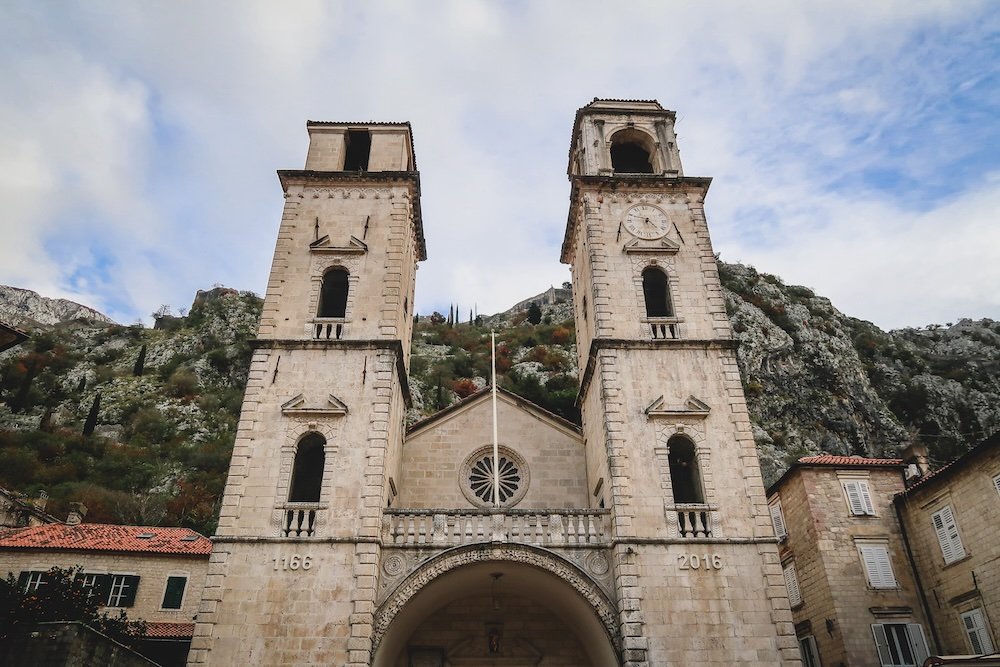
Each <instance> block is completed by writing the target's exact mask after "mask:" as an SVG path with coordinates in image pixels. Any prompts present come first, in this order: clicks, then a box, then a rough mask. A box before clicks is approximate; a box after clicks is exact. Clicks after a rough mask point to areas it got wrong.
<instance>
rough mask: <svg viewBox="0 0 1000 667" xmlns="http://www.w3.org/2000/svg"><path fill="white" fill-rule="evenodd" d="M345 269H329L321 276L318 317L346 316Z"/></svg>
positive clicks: (346, 275)
mask: <svg viewBox="0 0 1000 667" xmlns="http://www.w3.org/2000/svg"><path fill="white" fill-rule="evenodd" d="M349 275H350V274H348V273H347V269H339V268H338V269H330V270H329V271H327V272H326V273H325V274H323V286H322V287H321V288H320V293H319V312H318V313H317V316H319V317H346V316H347V290H348V276H349Z"/></svg>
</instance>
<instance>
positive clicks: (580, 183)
mask: <svg viewBox="0 0 1000 667" xmlns="http://www.w3.org/2000/svg"><path fill="white" fill-rule="evenodd" d="M569 180H570V184H571V186H570V194H569V213H568V214H567V215H566V232H565V234H564V236H563V244H562V252H561V254H560V257H559V261H561V262H562V263H563V264H570V263H571V262H572V251H573V241H574V240H575V238H576V228H577V224H576V223H577V212H578V211H579V208H580V203H581V201H580V199H581V197H582V195H583V193H584V192H597V193H599V194H603V193H610V194H619V195H620V194H632V193H635V194H640V195H648V194H651V193H663V194H667V195H669V194H676V193H678V192H684V193H690V194H695V195H697V199H698V201H699V203H703V202H704V201H705V197H706V195H707V194H708V188H709V186H711V184H712V178H711V177H701V176H681V177H676V178H674V177H668V176H658V175H655V174H635V175H630V176H622V175H618V176H570V178H569Z"/></svg>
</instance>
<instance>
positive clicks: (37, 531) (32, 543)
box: [0, 523, 212, 556]
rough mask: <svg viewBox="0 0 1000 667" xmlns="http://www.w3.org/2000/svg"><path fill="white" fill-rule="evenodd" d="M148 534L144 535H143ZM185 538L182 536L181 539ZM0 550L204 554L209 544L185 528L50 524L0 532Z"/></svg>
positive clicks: (209, 542) (209, 550)
mask: <svg viewBox="0 0 1000 667" xmlns="http://www.w3.org/2000/svg"><path fill="white" fill-rule="evenodd" d="M147 535H148V536H149V537H145V536H147ZM185 538H186V539H185ZM0 549H59V550H62V551H111V552H132V553H151V554H179V555H185V556H208V555H209V554H210V553H211V551H212V543H211V541H209V539H208V538H207V537H205V536H204V535H200V534H199V533H196V532H194V531H193V530H190V529H188V528H161V527H159V526H113V525H110V524H104V523H81V524H79V525H76V526H67V525H66V524H61V523H54V524H49V525H45V526H31V527H29V528H19V529H16V530H12V531H10V532H7V533H3V534H0Z"/></svg>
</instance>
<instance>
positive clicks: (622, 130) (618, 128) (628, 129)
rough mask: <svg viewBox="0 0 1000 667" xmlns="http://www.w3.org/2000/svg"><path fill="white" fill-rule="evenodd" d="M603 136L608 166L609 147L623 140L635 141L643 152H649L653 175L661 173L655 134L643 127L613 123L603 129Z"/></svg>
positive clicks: (657, 142) (658, 144) (609, 161)
mask: <svg viewBox="0 0 1000 667" xmlns="http://www.w3.org/2000/svg"><path fill="white" fill-rule="evenodd" d="M604 136H605V140H604V149H605V150H606V151H608V152H607V155H608V158H609V159H608V164H612V162H611V159H610V158H611V146H612V145H613V144H615V143H617V142H619V141H621V140H622V139H623V138H627V139H631V140H633V141H637V143H639V144H640V145H641V146H642V148H643V150H646V151H648V152H649V159H650V165H651V167H652V169H653V173H654V174H659V173H662V171H663V168H664V167H663V164H662V158H661V156H660V152H661V151H660V141H659V139H657V137H656V133H655V132H651V131H650V130H648V129H646V128H644V127H638V126H635V125H629V124H627V123H614V124H612V125H608V126H607V127H606V128H605V130H604Z"/></svg>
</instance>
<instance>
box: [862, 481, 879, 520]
mask: <svg viewBox="0 0 1000 667" xmlns="http://www.w3.org/2000/svg"><path fill="white" fill-rule="evenodd" d="M858 493H859V494H860V496H861V514H868V515H870V516H875V504H874V503H872V492H871V489H870V488H868V482H864V481H859V482H858Z"/></svg>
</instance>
